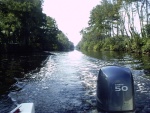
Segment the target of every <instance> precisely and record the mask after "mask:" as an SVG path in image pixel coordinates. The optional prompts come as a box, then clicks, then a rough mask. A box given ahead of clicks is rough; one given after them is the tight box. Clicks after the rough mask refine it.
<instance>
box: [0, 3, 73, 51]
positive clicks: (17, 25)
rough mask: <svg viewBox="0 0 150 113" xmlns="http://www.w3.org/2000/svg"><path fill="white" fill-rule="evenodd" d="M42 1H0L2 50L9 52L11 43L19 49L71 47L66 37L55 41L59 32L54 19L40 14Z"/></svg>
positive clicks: (0, 42) (38, 49)
mask: <svg viewBox="0 0 150 113" xmlns="http://www.w3.org/2000/svg"><path fill="white" fill-rule="evenodd" d="M42 3H43V0H1V1H0V44H1V46H2V47H4V48H5V49H4V51H3V52H9V45H10V44H11V45H14V46H12V47H15V45H16V44H17V45H19V48H18V52H29V51H30V52H33V51H45V50H66V48H64V49H62V48H61V49H60V48H59V47H58V46H60V45H59V44H61V45H62V46H64V47H67V46H68V47H70V48H69V49H72V46H73V44H72V43H70V42H69V40H67V39H66V40H65V41H66V42H65V43H63V42H61V43H60V40H58V37H57V36H58V34H59V32H60V31H59V29H58V27H57V24H56V21H55V20H54V19H53V18H51V17H48V16H46V15H45V14H43V12H42ZM66 38H67V37H66ZM61 41H63V40H61ZM67 44H68V45H67ZM27 48H28V49H27ZM16 49H17V48H16ZM15 51H16V52H17V50H15ZM0 52H1V51H0ZM12 52H13V51H12Z"/></svg>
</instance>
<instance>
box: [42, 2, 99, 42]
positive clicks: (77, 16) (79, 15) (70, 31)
mask: <svg viewBox="0 0 150 113" xmlns="http://www.w3.org/2000/svg"><path fill="white" fill-rule="evenodd" d="M98 4H100V0H44V4H43V12H44V13H45V14H46V15H47V16H50V17H52V18H54V19H55V20H56V23H57V25H58V28H59V29H60V30H61V31H62V32H63V33H64V34H65V35H66V36H67V37H68V38H69V40H70V41H71V42H73V43H74V45H77V43H78V42H79V41H80V40H81V38H82V36H81V35H80V31H81V30H82V29H84V28H85V27H88V21H89V16H90V11H91V10H92V9H93V7H95V6H96V5H98Z"/></svg>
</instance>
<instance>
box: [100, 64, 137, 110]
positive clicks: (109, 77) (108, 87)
mask: <svg viewBox="0 0 150 113" xmlns="http://www.w3.org/2000/svg"><path fill="white" fill-rule="evenodd" d="M97 108H98V111H103V112H104V111H105V112H133V111H134V109H135V105H134V83H133V77H132V74H131V72H130V70H129V69H128V68H124V67H119V66H106V67H103V68H101V69H100V71H99V75H98V80H97Z"/></svg>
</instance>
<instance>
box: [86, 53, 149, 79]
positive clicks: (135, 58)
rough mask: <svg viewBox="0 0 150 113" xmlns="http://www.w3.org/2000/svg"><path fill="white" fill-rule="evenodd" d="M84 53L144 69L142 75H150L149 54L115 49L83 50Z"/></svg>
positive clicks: (135, 68) (117, 63)
mask: <svg viewBox="0 0 150 113" xmlns="http://www.w3.org/2000/svg"><path fill="white" fill-rule="evenodd" d="M83 53H84V54H86V55H88V56H91V57H94V58H97V59H100V60H103V61H107V62H110V63H111V64H112V63H113V64H115V65H123V66H126V67H129V68H132V69H134V70H140V71H142V72H143V73H142V75H141V76H145V77H150V62H149V61H150V57H149V56H147V55H138V54H133V53H132V54H131V53H125V52H114V51H103V52H94V51H83Z"/></svg>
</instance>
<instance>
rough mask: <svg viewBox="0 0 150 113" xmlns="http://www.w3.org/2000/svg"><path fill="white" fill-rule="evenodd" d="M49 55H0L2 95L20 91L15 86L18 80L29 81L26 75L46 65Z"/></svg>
mask: <svg viewBox="0 0 150 113" xmlns="http://www.w3.org/2000/svg"><path fill="white" fill-rule="evenodd" d="M47 57H48V55H44V54H43V55H40V54H32V55H16V54H15V55H14V54H3V55H0V85H1V87H0V95H3V94H6V93H9V91H13V90H19V88H17V87H16V86H14V87H13V84H14V83H16V82H17V80H18V79H20V80H21V79H25V78H26V79H27V78H28V77H27V76H26V73H28V72H30V71H32V72H35V71H38V69H39V68H40V67H41V66H42V65H43V64H44V61H45V60H46V58H47Z"/></svg>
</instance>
